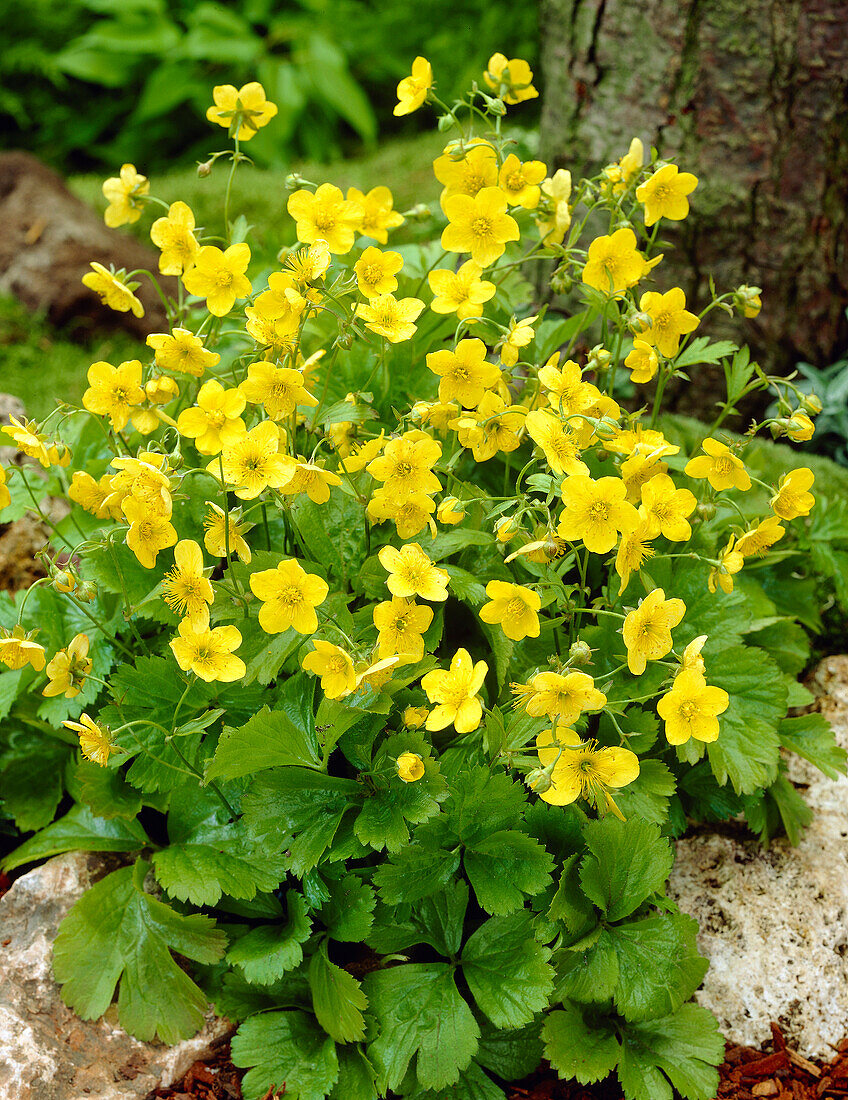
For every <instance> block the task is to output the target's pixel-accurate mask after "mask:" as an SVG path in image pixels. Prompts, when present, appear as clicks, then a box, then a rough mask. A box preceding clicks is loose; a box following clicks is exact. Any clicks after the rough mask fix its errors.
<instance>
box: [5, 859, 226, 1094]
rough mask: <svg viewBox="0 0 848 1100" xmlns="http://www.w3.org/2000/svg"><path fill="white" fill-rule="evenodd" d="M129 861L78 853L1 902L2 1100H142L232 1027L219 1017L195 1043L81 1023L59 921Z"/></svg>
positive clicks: (17, 886) (52, 863)
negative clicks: (64, 983) (55, 958)
mask: <svg viewBox="0 0 848 1100" xmlns="http://www.w3.org/2000/svg"><path fill="white" fill-rule="evenodd" d="M118 866H120V857H116V856H103V855H99V854H94V853H84V852H71V853H69V854H68V855H64V856H58V857H57V858H55V859H51V860H49V861H48V862H47V863H45V864H43V865H42V866H41V867H37V868H36V869H35V870H34V871H30V872H29V873H28V874H26V875H23V876H22V877H21V878H19V879H18V880H17V881H16V882H15V883H14V885H13V886H12V889H11V890H10V891H9V892H8V893H7V894H6V895H5V897H4V898H3V899H2V900H0V941H2V943H3V944H4V946H3V967H2V970H0V1097H2V1098H3V1100H142V1098H143V1097H145V1096H147V1094H148V1093H149V1092H150V1091H151V1089H154V1088H155V1087H156V1086H157V1085H160V1084H163V1085H170V1084H172V1083H173V1082H174V1081H176V1080H178V1079H179V1078H180V1077H181V1076H182V1075H183V1074H184V1073H185V1072H186V1070H187V1069H188V1068H189V1067H190V1066H191V1064H192V1063H193V1062H194V1061H195V1060H197V1059H199V1058H204V1057H205V1056H206V1055H208V1053H209V1051H210V1047H211V1044H212V1043H213V1042H214V1040H215V1039H217V1038H219V1037H220V1036H222V1035H225V1034H227V1033H228V1032H229V1031H230V1030H231V1029H230V1025H229V1024H228V1022H227V1021H226V1020H222V1019H219V1018H217V1017H214V1016H211V1015H210V1016H209V1018H208V1019H207V1022H206V1024H205V1026H204V1027H203V1029H202V1030H201V1031H200V1033H199V1034H198V1035H196V1036H195V1037H194V1038H193V1039H188V1040H186V1041H185V1042H182V1043H179V1044H177V1045H176V1046H174V1047H166V1046H164V1045H162V1044H161V1043H142V1042H139V1041H138V1040H136V1039H133V1038H132V1037H131V1036H129V1035H127V1033H126V1032H125V1031H124V1030H123V1029H122V1028H121V1027H119V1026H118V1025H117V1023H115V1022H113V1021H111V1020H110V1019H109V1017H110V1014H111V1013H110V1012H107V1014H106V1016H104V1017H103V1018H102V1019H100V1020H96V1021H86V1020H80V1019H79V1018H78V1017H77V1016H76V1015H75V1014H74V1013H73V1012H72V1011H71V1010H70V1009H69V1008H67V1007H66V1006H65V1004H64V1003H63V1001H62V999H61V996H60V994H59V987H58V986H57V985H56V983H55V982H54V980H53V972H52V950H53V940H54V938H55V936H56V931H57V929H58V926H59V922H60V921H61V920H62V918H63V917H64V916H65V914H66V913H67V912H68V910H69V909H70V908H71V906H72V905H73V904H74V902H75V901H76V900H77V899H78V898H79V897H80V896H81V895H82V894H83V893H84V891H85V890H86V889H87V888H88V887H89V886H90V885H92V884H93V883H94V882H96V881H97V880H98V879H100V878H102V877H103V876H104V875H105V874H107V873H108V872H109V871H112V870H114V869H115V868H116V867H118Z"/></svg>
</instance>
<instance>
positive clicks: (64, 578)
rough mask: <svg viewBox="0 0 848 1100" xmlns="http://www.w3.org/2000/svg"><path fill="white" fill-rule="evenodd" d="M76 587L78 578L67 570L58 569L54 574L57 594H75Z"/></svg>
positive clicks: (54, 585)
mask: <svg viewBox="0 0 848 1100" xmlns="http://www.w3.org/2000/svg"><path fill="white" fill-rule="evenodd" d="M76 586H77V582H76V578H75V577H74V575H73V573H69V572H68V570H67V569H58V570H57V571H56V572H55V573H54V574H53V587H54V588H55V589H56V591H57V592H73V590H74V589H75V588H76Z"/></svg>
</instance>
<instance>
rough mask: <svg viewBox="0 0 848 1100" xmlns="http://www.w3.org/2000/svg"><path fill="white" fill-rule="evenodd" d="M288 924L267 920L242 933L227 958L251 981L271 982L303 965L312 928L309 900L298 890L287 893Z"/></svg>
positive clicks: (267, 983)
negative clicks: (308, 908) (308, 912)
mask: <svg viewBox="0 0 848 1100" xmlns="http://www.w3.org/2000/svg"><path fill="white" fill-rule="evenodd" d="M286 905H287V908H288V920H287V922H286V923H285V924H263V925H260V926H259V927H258V928H252V929H251V930H250V931H249V932H247V933H245V935H243V936H240V937H239V939H238V940H237V941H236V943H234V944H233V946H232V947H231V948H230V949H229V951H228V952H227V961H228V962H230V963H232V964H233V965H234V966H238V967H239V968H240V969H241V971H242V973H243V974H244V976H245V978H246V979H247V981H248V982H251V983H253V984H257V985H270V984H271V983H273V982H276V981H277V980H278V979H280V978H281V977H282V976H283V974H285V973H287V972H288V971H289V970H293V969H294V968H295V967H296V966H300V964H301V962H302V961H303V944H304V943H306V941H307V940H308V939H309V936H310V934H311V932H312V921H311V920H310V919H309V916H308V914H307V912H306V903H305V902H304V900H303V898H302V897H301V896H300V894H298V892H297V891H296V890H289V891H288V892H287V894H286Z"/></svg>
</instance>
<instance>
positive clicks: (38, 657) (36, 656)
mask: <svg viewBox="0 0 848 1100" xmlns="http://www.w3.org/2000/svg"><path fill="white" fill-rule="evenodd" d="M36 633H38V632H37V631H35V630H33V631H30V632H27V631H25V630H24V628H23V627H22V626H21V624H20V623H18V624H17V626H15V627H13V628H12V629H11V630H7V629H6V628H5V627H0V661H2V662H3V664H4V665H6V666H7V667H8V668H11V669H19V668H25V667H26V666H27V665H32V667H33V668H34V669H35V671H36V672H41V670H42V669H43V668H44V662H45V660H46V658H45V654H44V646H43V645H39V644H38V642H35V641H33V636H34V635H35V634H36Z"/></svg>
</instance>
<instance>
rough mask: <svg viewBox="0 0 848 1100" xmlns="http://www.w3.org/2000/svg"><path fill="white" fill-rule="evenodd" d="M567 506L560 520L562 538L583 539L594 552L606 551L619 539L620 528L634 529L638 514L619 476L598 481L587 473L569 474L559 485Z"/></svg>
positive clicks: (623, 529) (601, 552)
mask: <svg viewBox="0 0 848 1100" xmlns="http://www.w3.org/2000/svg"><path fill="white" fill-rule="evenodd" d="M560 494H561V496H562V501H563V504H564V505H565V510H564V511H563V512H562V514H561V516H560V520H559V527H558V529H557V530H558V533H559V536H560V538H563V539H566V540H567V541H568V542H574V541H575V540H576V539H582V540H583V545H584V546H585V547H586V549H587V550H591V552H592V553H593V554H605V553H606V552H607V551H608V550H612V548H613V546H615V544H616V542H617V540H618V532H619V531H621V532H622V533H623V532H625V531H632V530H633V528H634V527H635V526H636V525H637V523H638V522H639V514H638V512H637V511H636V509H635V508H634V507H633V505H632V504H628V503H627V501H626V500H625V499H624V498H625V496H626V494H627V487H626V486H625V484H624V482H623V481H622V480H621V479H620V478H617V477H602V478H599V479H598V480H597V481H595V480H593V479H592V478H591V477H586V476H585V475H584V474H570V475H569V476H568V477H566V478H565V480H564V481H563V483H562V485H561V486H560Z"/></svg>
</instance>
